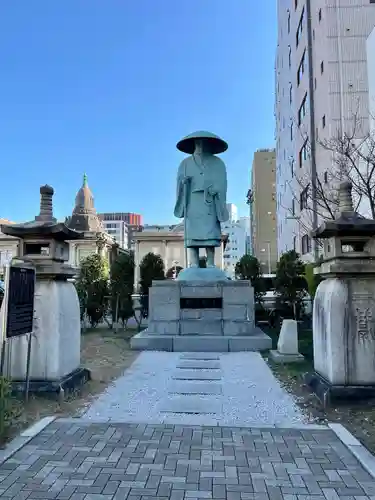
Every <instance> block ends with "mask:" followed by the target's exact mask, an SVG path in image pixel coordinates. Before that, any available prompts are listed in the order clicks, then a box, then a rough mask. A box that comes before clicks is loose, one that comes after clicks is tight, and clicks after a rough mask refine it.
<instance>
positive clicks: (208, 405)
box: [160, 396, 222, 415]
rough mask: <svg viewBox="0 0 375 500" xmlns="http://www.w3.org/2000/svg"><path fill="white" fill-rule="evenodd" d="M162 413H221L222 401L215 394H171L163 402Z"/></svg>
mask: <svg viewBox="0 0 375 500" xmlns="http://www.w3.org/2000/svg"><path fill="white" fill-rule="evenodd" d="M160 411H161V412H162V413H192V414H198V415H201V414H214V415H215V414H221V412H222V403H221V401H219V400H218V399H217V398H216V397H215V396H211V397H210V396H205V397H198V398H197V397H196V396H170V397H169V398H168V399H166V400H165V401H164V402H163V403H162V404H161V408H160Z"/></svg>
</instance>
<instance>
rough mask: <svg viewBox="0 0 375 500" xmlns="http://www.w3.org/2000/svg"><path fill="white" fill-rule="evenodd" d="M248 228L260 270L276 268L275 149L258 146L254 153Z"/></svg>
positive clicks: (265, 271)
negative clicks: (249, 225) (249, 227)
mask: <svg viewBox="0 0 375 500" xmlns="http://www.w3.org/2000/svg"><path fill="white" fill-rule="evenodd" d="M251 190H252V204H251V208H252V210H251V216H252V220H251V231H252V246H253V254H254V255H255V257H257V259H258V260H259V262H260V264H261V268H262V272H263V273H268V272H270V271H274V270H275V269H276V262H277V232H276V227H277V222H276V152H275V150H274V149H259V150H258V151H256V152H255V153H254V159H253V167H252V173H251Z"/></svg>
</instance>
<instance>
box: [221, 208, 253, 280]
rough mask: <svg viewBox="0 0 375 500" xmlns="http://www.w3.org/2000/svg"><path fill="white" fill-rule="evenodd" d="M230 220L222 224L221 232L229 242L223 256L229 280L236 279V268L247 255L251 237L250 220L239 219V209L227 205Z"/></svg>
mask: <svg viewBox="0 0 375 500" xmlns="http://www.w3.org/2000/svg"><path fill="white" fill-rule="evenodd" d="M227 209H228V212H229V219H228V220H227V221H226V222H223V223H222V224H221V231H222V233H223V234H226V235H228V242H227V244H226V247H225V251H224V255H223V261H224V263H223V265H224V271H225V272H226V273H227V275H228V277H229V278H234V276H235V268H236V264H237V262H238V261H239V260H240V258H241V257H242V256H243V255H245V253H246V250H247V243H248V236H249V225H250V224H249V218H248V217H241V218H238V208H237V206H236V205H234V204H233V203H227Z"/></svg>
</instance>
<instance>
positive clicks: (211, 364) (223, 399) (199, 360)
mask: <svg viewBox="0 0 375 500" xmlns="http://www.w3.org/2000/svg"><path fill="white" fill-rule="evenodd" d="M82 418H83V419H90V420H95V421H98V420H107V419H110V420H113V421H116V422H138V423H154V424H156V423H170V424H177V423H181V424H185V425H195V424H196V425H228V426H230V425H237V426H238V425H240V426H255V425H256V426H259V425H290V424H296V423H300V424H301V423H307V419H306V417H305V416H304V415H303V414H302V413H301V411H300V409H299V408H298V407H297V405H296V404H295V402H294V401H293V399H292V397H291V396H290V395H289V394H288V393H287V392H285V390H284V389H282V387H281V386H280V384H279V382H278V381H277V380H276V379H275V377H274V376H273V374H272V372H271V370H270V369H269V367H268V366H267V364H266V363H265V361H264V360H263V358H262V357H261V355H260V354H259V353H255V352H246V353H245V352H240V353H226V354H220V353H207V354H203V353H190V354H189V353H166V352H143V353H141V355H140V356H139V357H138V359H137V360H136V361H135V362H134V363H133V365H132V366H131V367H130V368H129V369H128V370H127V371H126V372H125V373H124V375H122V376H121V377H120V378H119V379H117V380H116V382H115V383H114V384H113V385H112V386H110V387H109V388H108V389H107V390H106V391H105V392H104V393H103V394H102V395H101V396H100V397H99V398H98V399H97V400H96V401H94V402H93V404H92V406H91V407H90V408H89V409H88V410H87V411H86V412H85V413H84V414H83V415H82Z"/></svg>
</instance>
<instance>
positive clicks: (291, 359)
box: [270, 351, 305, 364]
mask: <svg viewBox="0 0 375 500" xmlns="http://www.w3.org/2000/svg"><path fill="white" fill-rule="evenodd" d="M270 358H271V359H272V361H273V362H274V363H280V364H283V363H302V362H303V361H304V360H305V358H304V356H302V354H283V353H281V352H279V351H270Z"/></svg>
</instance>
